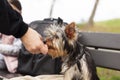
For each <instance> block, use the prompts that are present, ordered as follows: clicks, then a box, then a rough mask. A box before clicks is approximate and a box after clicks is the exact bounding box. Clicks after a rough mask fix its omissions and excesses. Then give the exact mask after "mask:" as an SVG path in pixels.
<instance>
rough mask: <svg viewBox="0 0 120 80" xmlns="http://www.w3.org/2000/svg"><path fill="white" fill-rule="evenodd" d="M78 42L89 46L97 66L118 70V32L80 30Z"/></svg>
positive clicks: (119, 57) (119, 63) (119, 37)
mask: <svg viewBox="0 0 120 80" xmlns="http://www.w3.org/2000/svg"><path fill="white" fill-rule="evenodd" d="M81 34H82V37H81V38H80V42H81V43H83V44H84V45H86V46H87V47H89V49H90V52H91V54H92V56H93V59H94V61H95V63H96V65H97V66H99V67H104V68H109V69H114V70H120V34H117V33H95V32H82V33H81Z"/></svg>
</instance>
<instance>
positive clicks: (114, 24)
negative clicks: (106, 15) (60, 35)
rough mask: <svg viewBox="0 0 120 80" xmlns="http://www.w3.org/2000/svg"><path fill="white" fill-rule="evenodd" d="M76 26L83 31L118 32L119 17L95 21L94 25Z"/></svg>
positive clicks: (119, 28) (119, 29)
mask: <svg viewBox="0 0 120 80" xmlns="http://www.w3.org/2000/svg"><path fill="white" fill-rule="evenodd" d="M78 27H79V28H80V29H81V30H83V31H93V32H112V33H120V19H113V20H108V21H100V22H95V24H94V27H84V24H78Z"/></svg>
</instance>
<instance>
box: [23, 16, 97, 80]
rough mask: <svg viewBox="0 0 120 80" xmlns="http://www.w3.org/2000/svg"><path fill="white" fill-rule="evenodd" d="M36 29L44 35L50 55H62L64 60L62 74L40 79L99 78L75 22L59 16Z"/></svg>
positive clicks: (53, 56) (43, 76)
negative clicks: (67, 22)
mask: <svg viewBox="0 0 120 80" xmlns="http://www.w3.org/2000/svg"><path fill="white" fill-rule="evenodd" d="M34 25H35V24H34ZM36 25H38V24H36ZM34 29H35V30H36V31H38V33H40V34H41V35H42V36H43V41H44V43H45V44H47V46H48V55H50V56H52V58H57V57H61V60H62V66H61V69H62V70H61V74H62V75H42V76H38V77H37V78H39V80H99V77H98V75H97V71H96V66H95V63H94V60H93V59H92V57H91V55H90V52H89V50H88V49H87V48H86V47H85V46H84V45H83V44H81V43H80V37H81V36H82V35H81V34H80V31H79V29H77V27H76V24H75V22H72V23H70V24H66V23H64V22H63V20H62V19H61V18H58V19H57V20H55V22H53V23H52V24H50V25H48V27H45V26H44V27H41V28H40V27H39V28H37V27H34ZM30 78H31V77H30ZM32 78H33V77H32ZM32 78H31V80H32ZM22 79H23V78H22ZM34 79H36V78H34ZM34 79H33V80H34Z"/></svg>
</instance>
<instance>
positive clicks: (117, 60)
mask: <svg viewBox="0 0 120 80" xmlns="http://www.w3.org/2000/svg"><path fill="white" fill-rule="evenodd" d="M81 34H82V36H81V37H80V39H79V40H80V42H81V43H83V44H84V45H85V46H87V47H88V48H89V49H90V52H91V54H92V57H93V59H94V61H95V63H96V65H97V66H99V67H104V68H109V69H114V70H120V34H113V33H94V32H81ZM1 74H2V76H3V77H6V75H7V76H8V78H10V77H13V76H18V75H14V74H8V73H7V72H4V71H1V70H0V75H1Z"/></svg>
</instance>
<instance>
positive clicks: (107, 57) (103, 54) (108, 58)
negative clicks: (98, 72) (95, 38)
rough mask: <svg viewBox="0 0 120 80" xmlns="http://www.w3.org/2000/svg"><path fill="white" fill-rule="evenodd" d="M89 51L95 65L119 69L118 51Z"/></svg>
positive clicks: (119, 55) (119, 56) (119, 57)
mask: <svg viewBox="0 0 120 80" xmlns="http://www.w3.org/2000/svg"><path fill="white" fill-rule="evenodd" d="M90 52H91V55H92V57H93V59H94V61H95V63H96V65H97V66H100V67H105V68H109V69H115V70H120V53H118V52H112V51H100V50H90Z"/></svg>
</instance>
